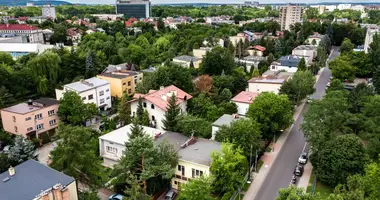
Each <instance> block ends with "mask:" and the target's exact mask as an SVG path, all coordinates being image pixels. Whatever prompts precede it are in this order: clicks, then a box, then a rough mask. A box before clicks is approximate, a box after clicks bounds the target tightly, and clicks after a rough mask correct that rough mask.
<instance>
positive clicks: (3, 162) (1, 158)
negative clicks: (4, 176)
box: [0, 153, 11, 173]
mask: <svg viewBox="0 0 380 200" xmlns="http://www.w3.org/2000/svg"><path fill="white" fill-rule="evenodd" d="M10 166H11V161H10V160H9V158H8V155H6V154H4V153H1V154H0V173H3V172H5V171H7V170H8V169H9V167H10Z"/></svg>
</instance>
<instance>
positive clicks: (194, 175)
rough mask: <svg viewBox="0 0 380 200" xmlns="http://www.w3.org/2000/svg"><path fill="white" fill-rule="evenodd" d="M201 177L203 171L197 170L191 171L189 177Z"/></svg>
mask: <svg viewBox="0 0 380 200" xmlns="http://www.w3.org/2000/svg"><path fill="white" fill-rule="evenodd" d="M202 175H203V171H201V170H197V169H194V168H193V169H192V170H191V177H193V178H195V177H199V176H202Z"/></svg>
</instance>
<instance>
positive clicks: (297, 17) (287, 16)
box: [280, 4, 304, 31]
mask: <svg viewBox="0 0 380 200" xmlns="http://www.w3.org/2000/svg"><path fill="white" fill-rule="evenodd" d="M303 10H304V7H303V6H297V5H293V4H288V5H286V6H281V7H280V25H281V31H284V30H289V29H290V26H291V25H293V24H295V23H297V22H302V14H303Z"/></svg>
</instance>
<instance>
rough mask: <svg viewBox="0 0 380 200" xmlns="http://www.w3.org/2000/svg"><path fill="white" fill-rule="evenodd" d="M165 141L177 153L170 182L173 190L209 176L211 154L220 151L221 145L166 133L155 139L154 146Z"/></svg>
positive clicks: (201, 139)
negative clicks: (176, 161) (177, 157)
mask: <svg viewBox="0 0 380 200" xmlns="http://www.w3.org/2000/svg"><path fill="white" fill-rule="evenodd" d="M162 141H167V142H168V143H169V144H172V145H173V146H174V148H175V150H177V152H178V156H179V159H178V165H177V167H176V169H175V177H174V178H172V180H171V185H172V187H173V188H174V189H180V188H181V185H182V184H184V183H186V182H187V181H188V180H189V179H194V178H197V177H200V176H202V175H203V176H208V175H210V166H211V162H212V160H211V153H213V152H217V151H220V150H221V143H219V142H216V141H213V140H207V139H203V138H194V137H190V138H188V137H186V136H183V135H182V134H180V133H175V132H166V133H165V134H163V135H161V136H160V137H158V138H157V140H156V144H159V143H160V142H162Z"/></svg>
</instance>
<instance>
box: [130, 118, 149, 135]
mask: <svg viewBox="0 0 380 200" xmlns="http://www.w3.org/2000/svg"><path fill="white" fill-rule="evenodd" d="M144 134H145V132H144V129H143V127H142V126H141V125H139V121H138V120H137V118H133V120H132V125H131V129H130V133H129V138H130V139H134V138H137V137H141V136H143V135H144Z"/></svg>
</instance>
